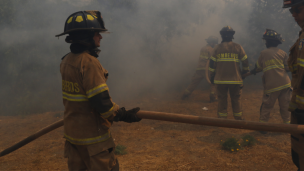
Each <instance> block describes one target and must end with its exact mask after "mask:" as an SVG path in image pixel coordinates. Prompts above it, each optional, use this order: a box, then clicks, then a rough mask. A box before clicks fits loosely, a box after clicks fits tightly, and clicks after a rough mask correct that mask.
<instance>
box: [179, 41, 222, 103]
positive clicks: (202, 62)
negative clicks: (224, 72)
mask: <svg viewBox="0 0 304 171" xmlns="http://www.w3.org/2000/svg"><path fill="white" fill-rule="evenodd" d="M206 41H207V45H206V46H205V47H203V48H202V49H201V52H200V57H199V61H198V66H197V68H196V72H195V74H194V76H193V77H192V81H191V83H190V85H189V86H188V87H187V89H186V90H185V91H184V93H183V95H182V100H184V99H186V98H187V97H188V96H190V94H191V93H192V92H193V91H194V89H195V88H196V87H197V86H198V84H199V83H200V82H201V80H203V79H204V78H205V77H206V72H208V71H206V65H207V62H208V61H209V60H210V57H211V54H212V51H213V48H214V47H215V45H217V44H218V38H217V37H215V36H210V37H209V38H208V39H206ZM216 100H217V97H216V87H215V85H214V84H211V90H210V102H214V101H216Z"/></svg>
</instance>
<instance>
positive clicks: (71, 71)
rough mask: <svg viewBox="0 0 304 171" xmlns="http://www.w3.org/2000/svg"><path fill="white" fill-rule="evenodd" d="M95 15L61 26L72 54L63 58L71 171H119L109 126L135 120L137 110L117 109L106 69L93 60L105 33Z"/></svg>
mask: <svg viewBox="0 0 304 171" xmlns="http://www.w3.org/2000/svg"><path fill="white" fill-rule="evenodd" d="M106 31H107V29H106V28H105V26H104V22H103V18H102V17H101V14H100V12H99V11H79V12H76V13H73V14H72V15H70V16H69V17H68V18H67V20H66V22H65V27H64V33H62V34H59V35H57V37H59V36H62V35H65V34H69V35H68V36H67V37H66V39H65V41H66V42H67V43H71V46H70V50H71V52H70V53H68V54H67V55H66V56H64V57H63V58H62V62H61V64H60V72H61V76H62V95H63V104H64V107H65V111H64V138H65V139H66V143H65V152H64V156H65V157H66V158H68V168H69V170H119V165H118V161H117V158H116V156H115V155H114V151H115V144H114V141H113V138H112V136H111V132H110V127H111V125H112V124H113V121H125V122H128V123H131V122H138V121H140V120H141V119H140V118H138V117H137V116H136V113H137V112H138V111H139V108H134V109H131V110H126V109H125V108H119V106H118V105H117V104H115V103H114V102H113V101H112V99H111V97H110V95H109V88H108V86H107V84H106V81H107V79H108V71H107V70H106V69H104V68H103V67H102V65H101V64H100V62H99V60H98V59H97V57H98V53H99V49H98V47H99V46H100V39H102V36H101V35H100V33H102V32H106Z"/></svg>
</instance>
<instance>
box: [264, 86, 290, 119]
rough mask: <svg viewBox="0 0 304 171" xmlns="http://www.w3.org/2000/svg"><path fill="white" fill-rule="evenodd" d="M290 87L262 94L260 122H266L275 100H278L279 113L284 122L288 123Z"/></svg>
mask: <svg viewBox="0 0 304 171" xmlns="http://www.w3.org/2000/svg"><path fill="white" fill-rule="evenodd" d="M291 91H292V90H291V89H290V88H286V89H283V90H280V91H276V92H272V93H270V94H264V95H263V103H262V105H261V110H260V122H268V120H269V116H270V112H271V110H272V109H273V107H274V104H275V102H276V101H277V99H278V101H279V106H280V114H281V117H282V119H283V122H284V123H290V112H289V111H288V107H289V102H290V98H291Z"/></svg>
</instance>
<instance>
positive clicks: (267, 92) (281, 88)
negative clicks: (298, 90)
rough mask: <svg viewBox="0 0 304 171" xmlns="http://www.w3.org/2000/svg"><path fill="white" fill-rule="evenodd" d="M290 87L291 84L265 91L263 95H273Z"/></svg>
mask: <svg viewBox="0 0 304 171" xmlns="http://www.w3.org/2000/svg"><path fill="white" fill-rule="evenodd" d="M289 87H291V83H288V84H286V85H283V86H280V87H277V88H273V89H270V90H267V91H265V94H269V93H273V92H276V91H280V90H283V89H285V88H289Z"/></svg>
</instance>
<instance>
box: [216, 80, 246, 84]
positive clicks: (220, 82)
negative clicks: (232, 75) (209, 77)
mask: <svg viewBox="0 0 304 171" xmlns="http://www.w3.org/2000/svg"><path fill="white" fill-rule="evenodd" d="M214 84H243V81H219V80H214Z"/></svg>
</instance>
